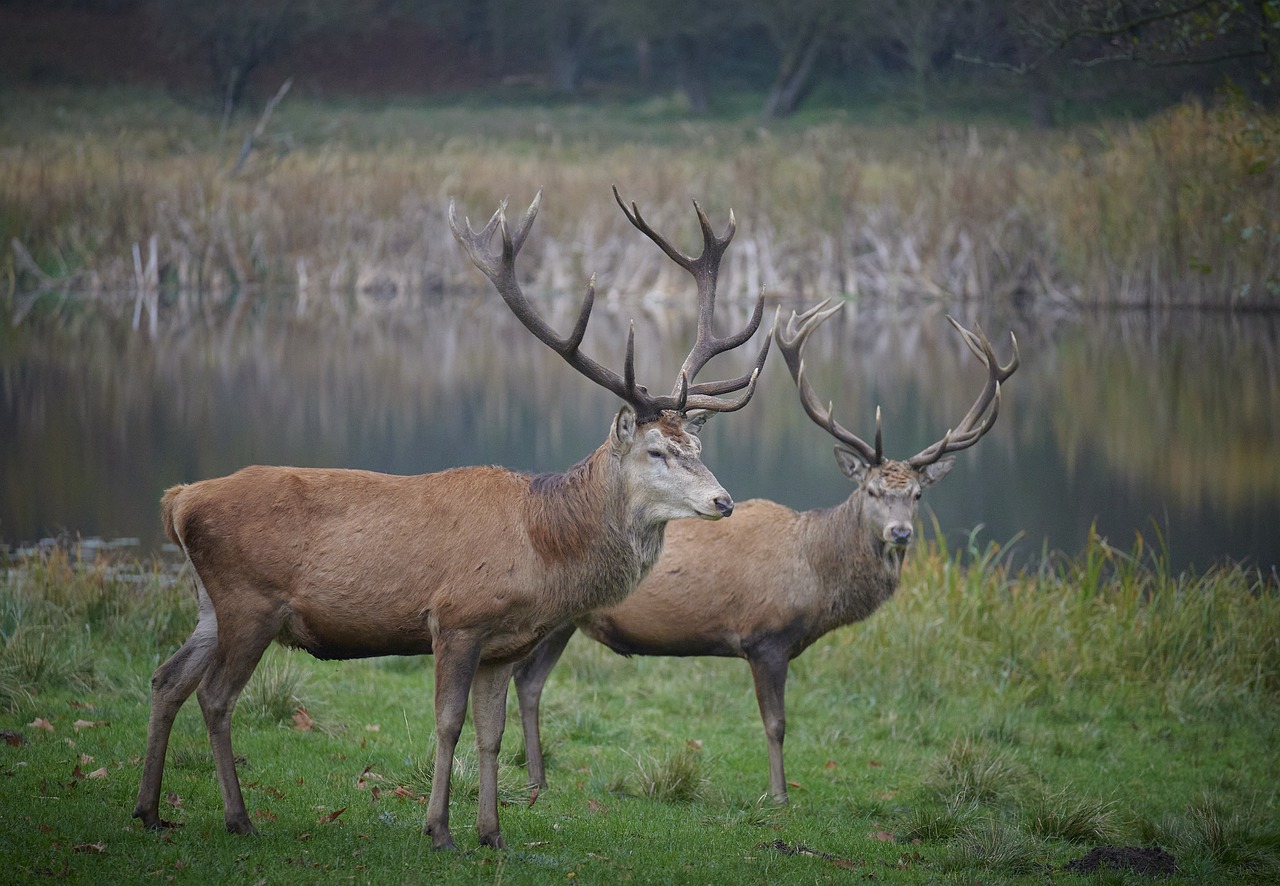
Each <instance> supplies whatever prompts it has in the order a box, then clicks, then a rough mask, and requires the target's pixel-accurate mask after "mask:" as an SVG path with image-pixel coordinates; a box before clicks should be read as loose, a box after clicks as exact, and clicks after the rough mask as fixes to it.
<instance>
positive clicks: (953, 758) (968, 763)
mask: <svg viewBox="0 0 1280 886" xmlns="http://www.w3.org/2000/svg"><path fill="white" fill-rule="evenodd" d="M1025 777H1026V773H1025V772H1024V771H1023V770H1022V767H1021V766H1019V765H1018V763H1017V762H1016V761H1014V760H1012V759H1010V757H1009V756H1008V755H1007V754H1004V753H1001V752H999V751H993V750H992V749H991V748H990V747H989V746H988V745H986V744H985V743H980V742H976V741H975V740H974V739H973V738H971V737H969V736H965V737H964V738H961V739H958V740H957V741H955V742H954V743H952V745H951V747H950V748H949V749H948V750H947V752H946V754H944V755H943V756H942V758H941V759H940V760H938V762H937V766H936V769H935V771H934V774H933V776H932V777H931V778H930V779H929V784H931V785H932V787H933V788H934V790H935V791H936V792H937V794H938V795H939V796H940V797H945V798H946V799H947V800H948V802H949V803H950V804H952V805H954V806H957V807H959V806H963V805H966V804H977V803H987V804H989V803H995V802H996V801H997V800H1000V799H1001V798H1002V797H1004V796H1005V794H1006V793H1008V791H1009V790H1010V789H1011V788H1013V787H1015V786H1016V785H1017V784H1018V783H1019V782H1021V781H1022V780H1023V779H1024V778H1025Z"/></svg>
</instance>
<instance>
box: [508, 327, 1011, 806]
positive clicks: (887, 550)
mask: <svg viewBox="0 0 1280 886" xmlns="http://www.w3.org/2000/svg"><path fill="white" fill-rule="evenodd" d="M834 310H835V309H831V310H827V311H825V312H824V311H823V310H822V306H819V307H818V308H814V309H813V310H811V311H809V312H807V313H806V314H805V315H803V317H795V316H793V317H792V320H791V323H790V324H789V326H788V330H787V332H786V334H785V335H781V336H780V337H779V347H780V348H781V349H782V352H783V355H784V356H785V357H786V359H787V363H788V366H789V367H790V368H791V370H792V373H793V375H794V377H795V380H796V384H797V386H798V387H799V390H800V395H801V401H802V403H804V405H805V408H806V410H807V411H809V412H810V415H811V417H813V418H814V419H815V421H817V423H818V424H819V425H821V426H822V427H824V428H825V429H826V430H828V431H829V432H830V433H831V434H832V435H833V436H835V437H836V438H837V440H838V441H839V442H838V443H837V446H836V461H837V463H838V464H839V466H840V468H841V470H842V471H843V472H844V474H845V475H846V476H847V477H848V478H849V479H850V480H852V481H853V482H854V484H855V486H854V490H853V492H852V493H851V494H850V496H849V497H848V498H847V499H846V500H845V501H844V502H842V503H841V504H839V505H836V506H835V507H832V508H823V509H817V510H811V511H804V512H796V511H793V510H791V509H790V508H787V507H785V506H783V505H780V504H777V503H775V502H771V501H767V500H763V499H753V500H751V501H747V502H742V503H740V504H738V505H737V507H736V509H735V511H734V518H733V520H732V521H731V522H729V523H722V524H714V525H713V524H705V525H702V524H699V523H696V522H694V521H687V520H681V521H677V522H675V523H672V524H671V525H670V526H669V527H668V530H667V544H666V546H665V547H664V549H663V553H662V556H661V558H660V559H659V561H658V563H657V564H656V565H655V566H654V568H653V571H652V572H651V573H650V574H649V576H648V577H647V578H646V579H645V580H644V581H643V582H641V584H640V586H639V587H638V588H637V589H636V590H635V592H633V593H632V594H631V595H630V596H628V597H627V598H626V599H625V600H624V601H623V602H622V603H620V604H618V605H616V606H613V607H610V608H607V609H604V610H599V611H595V612H590V613H587V614H585V615H583V616H581V617H579V618H577V619H575V620H574V621H573V622H572V623H569V624H566V625H562V626H561V627H559V628H557V629H556V630H554V631H552V632H551V633H550V634H548V636H547V638H546V639H545V640H544V641H543V642H542V643H541V644H540V645H539V646H538V647H537V648H536V649H535V650H534V652H533V653H532V654H531V655H530V656H529V658H527V659H526V660H525V661H523V662H521V663H520V664H519V665H517V667H516V670H515V672H514V676H515V684H516V692H517V695H518V698H519V701H520V716H521V720H522V722H523V726H524V736H525V756H526V758H527V760H528V769H529V780H530V782H531V783H533V784H534V785H543V784H545V783H546V771H545V765H544V761H543V756H542V741H541V735H540V731H539V722H538V719H539V708H540V705H541V695H542V690H543V688H544V686H545V684H546V680H547V676H548V675H549V674H550V672H551V669H552V668H553V667H554V666H555V663H556V662H557V661H558V660H559V658H560V655H561V653H562V652H563V651H564V648H565V646H566V645H567V644H568V642H569V640H570V638H571V637H572V636H573V634H574V632H575V630H581V631H582V632H583V633H584V634H586V635H587V636H588V637H590V638H592V639H593V640H596V641H598V642H600V643H603V644H604V645H606V646H608V647H609V648H610V649H612V650H614V651H615V652H618V653H621V654H623V655H672V656H694V655H708V656H721V657H737V658H743V659H745V660H746V661H747V662H748V664H750V666H751V673H752V678H753V680H754V683H755V691H756V700H757V702H758V704H759V708H760V715H761V719H762V720H763V722H764V729H765V738H766V742H767V745H768V750H769V792H770V795H771V796H772V797H773V798H774V800H775V801H777V802H780V803H785V802H786V801H787V781H786V775H785V771H784V766H783V754H782V747H783V741H784V738H785V734H786V703H785V696H786V682H787V671H788V668H789V663H790V662H791V660H792V659H794V658H796V657H797V656H798V655H800V654H801V653H802V652H804V650H805V649H807V648H809V646H811V645H812V644H813V643H814V642H816V641H817V640H818V639H819V638H821V637H822V636H824V635H825V634H827V633H829V632H830V631H832V630H835V629H836V628H839V627H842V626H844V625H847V624H852V623H853V622H856V621H861V620H862V619H865V618H867V617H868V616H870V615H871V614H872V613H873V612H875V610H876V609H877V608H878V607H879V606H880V605H881V604H882V603H884V602H885V601H886V600H888V599H889V598H890V597H891V596H892V595H893V593H894V591H895V590H896V589H897V587H898V582H899V578H900V576H901V571H902V562H903V558H904V557H905V555H906V551H907V548H908V546H909V545H910V543H911V540H912V535H913V525H914V522H915V518H916V514H917V511H918V508H919V501H920V497H921V495H922V494H923V492H924V490H925V489H926V488H928V487H929V486H931V485H933V484H934V483H936V482H938V481H939V480H941V479H942V478H943V477H945V476H946V475H947V473H948V472H950V470H951V468H952V467H953V466H954V463H955V460H954V458H952V457H950V456H946V457H944V454H945V453H947V452H954V451H956V450H958V449H962V448H965V447H966V446H971V445H973V443H975V442H977V440H978V439H979V438H980V437H981V435H982V434H983V433H985V432H986V430H988V429H989V428H990V427H991V425H992V423H993V422H994V420H995V415H996V413H997V411H998V404H999V385H1000V382H1001V381H1003V380H1004V379H1006V378H1008V376H1009V375H1011V374H1012V373H1013V371H1014V370H1015V369H1016V368H1017V351H1016V342H1015V358H1014V360H1013V361H1011V363H1010V364H1009V365H1007V366H1003V367H1002V366H1000V365H999V364H998V363H997V362H996V359H995V356H994V354H993V353H992V352H991V349H990V345H989V344H988V343H987V342H986V339H985V338H982V337H979V336H974V335H973V334H972V333H969V332H968V331H967V330H964V329H962V328H961V327H959V326H958V325H957V329H960V330H961V332H962V333H964V334H965V341H966V342H967V343H968V344H969V345H970V347H971V348H973V349H974V353H976V354H978V355H979V358H980V359H982V361H983V362H984V364H985V365H987V367H988V369H989V373H990V377H989V380H988V386H987V389H986V390H985V391H984V394H983V395H982V396H980V397H979V400H978V402H977V403H975V404H974V407H973V409H971V410H970V413H969V415H967V416H966V417H965V419H964V420H963V421H962V422H961V423H960V424H959V425H958V426H957V428H956V432H955V433H954V435H953V432H950V431H949V432H948V433H947V435H946V436H945V437H944V438H943V439H942V441H940V442H939V443H937V444H934V445H933V446H930V447H929V448H927V449H926V450H924V451H923V452H922V453H920V454H919V455H917V456H914V457H912V458H911V459H909V460H907V461H896V460H893V459H886V458H884V457H883V454H882V452H881V446H880V434H879V430H878V428H877V435H876V446H875V447H874V448H872V447H871V446H869V445H868V444H866V443H865V442H863V441H862V440H860V439H859V438H857V437H856V436H854V435H853V434H851V433H849V432H848V431H846V430H845V429H844V428H842V427H840V426H839V425H838V424H836V423H835V422H834V420H833V419H832V418H831V412H830V407H828V408H827V409H826V410H825V411H824V410H822V409H821V407H820V406H818V405H817V401H816V399H815V397H814V396H813V393H812V391H811V390H810V389H809V387H808V384H807V382H806V381H805V380H804V373H803V363H802V362H801V360H800V351H801V349H802V348H803V343H804V340H805V339H806V338H807V336H808V335H809V334H810V333H811V332H812V331H813V329H814V328H816V326H817V325H818V324H819V323H821V322H822V321H823V320H824V319H826V317H828V316H830V315H831V314H832V313H834ZM798 321H802V322H801V323H800V326H799V328H797V322H798ZM993 403H994V406H993V405H992V404H993ZM988 407H991V409H992V412H991V413H990V414H987V417H986V418H985V419H983V415H984V414H986V410H987V409H988ZM877 425H878V422H877Z"/></svg>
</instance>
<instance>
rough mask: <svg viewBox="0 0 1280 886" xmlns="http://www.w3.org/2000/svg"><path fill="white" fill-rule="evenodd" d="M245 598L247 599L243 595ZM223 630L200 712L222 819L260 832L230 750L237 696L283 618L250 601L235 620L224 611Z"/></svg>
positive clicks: (200, 693) (199, 695)
mask: <svg viewBox="0 0 1280 886" xmlns="http://www.w3.org/2000/svg"><path fill="white" fill-rule="evenodd" d="M240 599H241V602H242V603H243V602H245V600H244V596H243V595H242V596H241V598H240ZM223 621H224V623H223V625H222V630H221V634H220V636H221V638H222V642H220V643H219V644H218V647H217V649H216V650H215V652H214V655H213V661H212V662H211V663H210V665H209V668H208V670H207V671H206V673H205V677H204V680H203V681H202V682H201V683H200V686H199V688H198V689H197V690H196V699H197V700H198V701H199V702H200V711H201V713H203V714H204V722H205V728H206V729H207V730H208V732H209V746H210V748H211V749H212V750H213V765H214V768H215V770H216V771H217V774H218V788H219V790H220V791H221V792H222V809H223V813H222V814H223V818H224V820H225V822H226V826H227V831H228V832H229V833H232V834H256V833H257V832H258V829H257V828H255V827H254V826H253V823H252V822H250V821H249V813H248V811H247V810H246V809H245V806H244V796H243V795H242V794H241V793H240V778H239V776H237V775H236V763H235V754H234V752H233V751H232V750H231V715H232V713H233V712H234V711H235V707H236V700H237V699H239V697H240V691H241V690H242V689H244V687H245V684H246V683H248V682H249V678H250V677H251V676H253V671H254V669H255V668H256V667H257V666H258V662H259V661H260V660H261V659H262V653H263V652H265V651H266V649H267V647H268V646H269V645H271V641H272V639H274V637H275V635H276V633H277V632H278V631H279V628H280V623H279V618H278V616H273V615H272V613H271V612H269V611H268V610H267V609H266V608H265V607H259V608H258V609H257V610H255V609H253V608H250V607H249V606H246V607H245V608H243V609H239V610H237V611H236V613H235V617H234V619H231V618H227V617H226V616H225V614H224V619H223Z"/></svg>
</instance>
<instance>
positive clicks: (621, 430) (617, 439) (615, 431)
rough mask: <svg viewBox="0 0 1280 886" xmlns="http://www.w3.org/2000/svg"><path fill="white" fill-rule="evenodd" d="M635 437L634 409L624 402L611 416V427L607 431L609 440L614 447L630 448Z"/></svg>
mask: <svg viewBox="0 0 1280 886" xmlns="http://www.w3.org/2000/svg"><path fill="white" fill-rule="evenodd" d="M635 439H636V411H635V410H634V409H632V408H631V405H630V404H624V405H623V407H622V408H621V409H619V410H618V414H617V415H615V416H614V417H613V428H612V429H611V430H610V431H609V442H610V443H612V444H613V448H614V449H630V448H631V445H632V444H633V443H635Z"/></svg>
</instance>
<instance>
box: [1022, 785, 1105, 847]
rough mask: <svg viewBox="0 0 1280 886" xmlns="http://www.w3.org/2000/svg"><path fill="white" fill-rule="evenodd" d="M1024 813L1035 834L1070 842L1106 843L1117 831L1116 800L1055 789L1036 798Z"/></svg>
mask: <svg viewBox="0 0 1280 886" xmlns="http://www.w3.org/2000/svg"><path fill="white" fill-rule="evenodd" d="M1023 813H1024V814H1025V816H1026V821H1027V823H1028V830H1030V831H1031V833H1032V834H1034V835H1036V836H1037V837H1044V838H1046V839H1053V840H1065V841H1067V842H1069V843H1095V844H1096V843H1109V842H1111V841H1112V840H1115V839H1116V838H1117V837H1118V836H1119V834H1120V827H1119V824H1118V823H1117V821H1116V814H1115V803H1114V802H1109V801H1103V800H1096V799H1093V798H1091V797H1078V796H1075V794H1074V792H1071V791H1065V790H1064V791H1058V792H1056V793H1053V794H1048V795H1043V796H1040V797H1037V798H1036V799H1035V800H1034V801H1032V802H1031V803H1029V804H1028V805H1027V806H1026V808H1025V809H1023Z"/></svg>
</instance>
